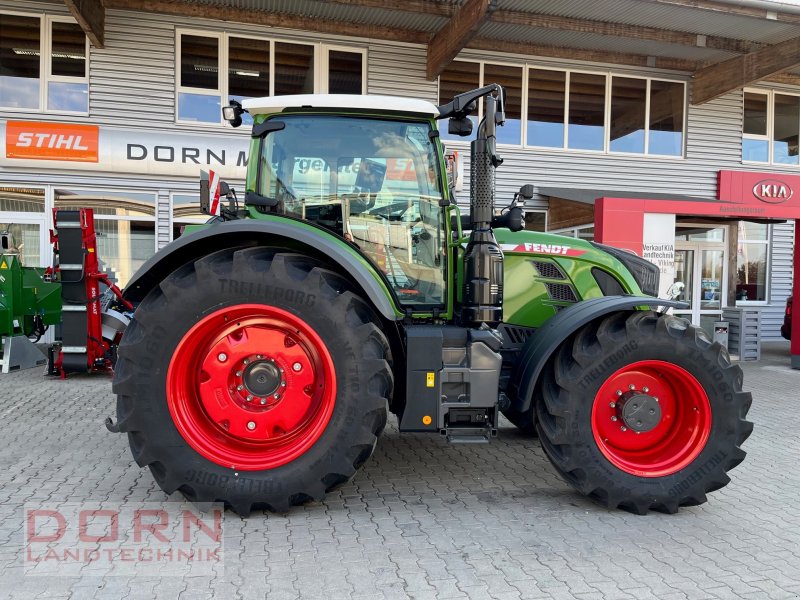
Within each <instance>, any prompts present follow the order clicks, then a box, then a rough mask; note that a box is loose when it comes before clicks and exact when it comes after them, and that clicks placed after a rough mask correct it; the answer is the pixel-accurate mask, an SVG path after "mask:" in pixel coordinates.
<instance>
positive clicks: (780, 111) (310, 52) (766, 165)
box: [0, 0, 800, 338]
mask: <svg viewBox="0 0 800 600" xmlns="http://www.w3.org/2000/svg"><path fill="white" fill-rule="evenodd" d="M0 26H1V29H0V30H1V31H2V34H1V35H0V38H2V44H1V45H0V51H2V53H3V54H2V59H3V60H2V62H3V69H2V70H0V137H2V139H3V140H4V143H3V145H2V150H1V151H0V152H2V154H0V230H1V229H5V228H10V229H11V230H12V231H13V232H14V233H15V237H17V238H18V239H19V240H22V246H23V248H22V249H23V253H24V257H25V261H26V262H27V263H29V264H42V265H45V264H48V263H49V261H50V256H49V236H48V230H49V228H50V227H51V222H50V219H51V209H52V208H53V207H72V206H91V207H93V208H94V209H95V216H96V219H97V221H96V222H97V230H98V235H99V238H100V246H99V252H100V256H101V257H102V258H103V259H104V260H105V262H106V263H107V265H108V266H109V267H110V268H112V269H113V270H114V273H115V275H116V277H117V279H118V280H119V282H120V284H122V285H123V286H124V284H125V283H126V282H127V280H128V279H130V277H131V276H132V274H133V273H134V272H135V270H136V269H137V268H138V266H140V265H141V264H142V263H143V262H144V261H145V260H146V259H147V258H148V257H149V256H151V255H152V254H153V253H154V252H155V251H156V250H157V249H158V248H159V247H161V246H163V245H165V244H167V243H169V242H170V241H171V240H172V239H174V238H175V237H176V236H178V235H180V228H181V226H182V225H183V224H186V223H192V222H198V221H201V220H202V215H201V214H200V213H199V209H198V179H199V173H200V170H201V169H204V168H205V169H207V168H211V169H214V170H215V171H218V172H220V173H221V174H222V176H223V178H225V179H226V180H228V181H229V183H230V184H231V185H232V186H233V187H235V188H238V189H239V190H243V188H244V181H243V178H244V170H245V166H246V160H247V157H246V149H247V144H248V141H249V135H248V131H247V129H248V128H247V127H246V126H245V127H242V128H240V129H237V130H234V129H231V128H230V127H229V126H228V125H227V124H226V123H224V122H223V121H222V120H221V116H220V107H221V105H223V104H225V103H227V99H228V98H244V97H252V96H262V95H277V94H293V93H327V92H330V93H356V94H357V93H368V94H386V95H395V96H407V97H415V98H423V99H426V100H430V101H433V102H446V101H448V100H449V99H451V98H452V96H453V95H454V94H455V93H458V92H461V91H465V90H467V89H471V88H473V87H477V86H479V85H483V84H485V83H491V82H497V83H500V84H501V85H503V86H505V88H506V90H507V93H508V95H507V101H506V117H507V122H506V125H505V127H504V128H503V129H502V130H501V134H500V138H499V139H498V147H499V150H500V152H501V154H502V156H503V157H504V158H505V163H504V164H503V166H502V167H501V168H500V169H499V170H498V173H497V183H498V194H497V202H498V205H499V206H501V205H504V204H505V203H508V202H510V201H511V198H512V196H513V193H514V192H515V191H517V190H518V189H519V187H520V186H521V185H524V184H527V183H531V184H534V185H535V186H536V188H535V189H536V191H537V195H536V196H535V198H534V199H533V200H532V201H530V202H529V206H528V215H527V217H526V221H527V226H528V227H529V228H531V229H538V230H548V231H557V232H560V233H563V234H565V235H571V236H578V237H583V238H588V239H593V238H594V237H595V231H594V227H595V221H594V215H595V211H596V208H597V207H596V205H595V202H594V201H595V200H596V199H597V198H601V197H616V198H620V197H621V198H626V197H630V198H632V199H633V198H636V199H642V198H649V199H659V198H660V199H667V198H674V199H679V200H680V199H682V200H685V201H692V200H695V201H697V200H706V201H709V202H713V201H716V200H718V199H720V198H721V196H720V189H719V187H720V177H721V175H720V173H721V172H732V173H757V174H760V175H758V176H757V182H756V183H758V182H764V185H774V186H777V187H775V188H774V189H773V188H769V189H768V190H767V192H769V193H775V194H778V195H780V194H781V193H784V194H789V195H794V194H797V199H800V185H798V186H797V189H796V190H795V189H794V188H793V187H792V186H793V185H795V183H794V181H795V180H794V179H793V178H792V177H793V176H800V154H798V138H799V137H800V86H791V85H785V84H777V83H771V84H756V85H754V86H753V87H748V88H745V89H744V90H738V91H734V92H730V93H727V94H725V95H723V96H721V97H719V98H717V99H714V100H711V101H709V102H706V103H704V104H702V105H699V106H694V105H692V104H691V102H690V100H691V94H692V85H691V81H690V75H689V74H688V73H685V72H681V71H675V70H665V69H661V68H654V67H646V66H626V65H619V64H613V65H612V64H608V63H602V62H589V61H586V60H582V61H578V60H574V59H570V60H567V59H558V58H544V57H537V56H534V55H529V54H515V53H510V52H494V51H493V52H488V51H478V50H470V49H467V50H462V51H461V52H460V53H459V54H458V56H457V57H456V60H454V61H453V62H451V63H449V65H448V66H447V67H446V68H445V69H444V71H443V72H442V74H441V75H440V76H439V77H438V79H435V80H429V79H428V78H427V77H426V47H425V45H423V44H414V43H407V42H393V41H391V40H386V39H381V40H378V39H374V38H366V37H356V36H353V35H347V36H345V35H335V34H330V33H325V34H321V33H313V32H308V31H303V30H298V29H281V28H274V27H264V26H263V25H254V24H246V23H233V22H227V21H219V20H209V19H202V18H195V17H190V16H182V17H179V18H178V17H175V16H166V15H159V14H155V13H142V12H136V11H131V10H116V9H109V10H107V11H106V14H105V47H104V48H103V49H97V48H95V47H94V46H92V45H91V44H89V42H88V41H87V39H86V36H85V35H84V33H83V31H82V30H81V28H80V27H79V26H78V25H77V23H76V22H75V21H74V20H73V18H72V17H71V16H70V13H69V11H68V10H67V8H65V6H64V5H62V4H58V3H44V2H42V3H39V2H36V3H28V4H25V5H24V8H23V5H21V3H19V2H9V1H8V0H0ZM442 136H443V138H445V139H446V140H447V145H448V147H450V148H453V149H455V150H458V151H459V152H460V153H462V154H468V151H469V145H468V140H464V139H450V138H449V136H447V134H445V133H443V134H442ZM466 162H467V161H465V165H464V167H465V173H464V174H463V175H464V181H466V182H468V181H469V177H468V175H469V173H468V168H469V166H468V164H466ZM770 182H771V183H770ZM784 184H785V185H786V186H788V187H787V188H786V190H785V191H784V192H781V189H780V187H779V186H781V185H784ZM467 195H468V189H467V186H465V187H464V189H463V191H462V192H460V200H461V201H463V202H464V204H466V202H467ZM779 221H780V220H775V219H773V220H771V221H767V220H765V219H759V218H758V214H757V213H756V214H754V217H753V219H750V220H741V219H739V218H720V217H709V216H707V215H706V216H699V215H696V214H695V215H694V216H691V215H686V214H681V213H680V212H676V213H675V214H672V216H671V218H666V219H661V220H659V219H649V220H648V222H646V223H645V224H644V225H643V228H642V235H640V236H639V237H640V239H641V240H642V245H640V246H639V247H638V248H633V249H634V250H637V251H640V252H642V253H644V254H645V255H646V256H647V257H648V258H650V259H651V260H653V261H654V262H656V263H657V264H659V265H660V266H661V267H662V272H663V273H665V274H667V276H666V278H665V281H666V285H665V289H664V293H665V294H667V293H669V294H670V295H672V296H673V297H678V298H680V299H687V300H691V301H692V309H691V311H688V312H687V313H686V314H687V316H689V317H691V318H692V319H693V320H694V321H695V322H697V323H700V324H703V325H707V324H708V323H709V322H712V321H713V320H714V319H716V318H718V316H719V314H720V313H721V310H722V308H723V307H724V306H728V305H734V304H736V305H753V306H759V307H761V308H762V323H763V332H764V337H765V338H777V337H779V328H780V323H781V322H782V319H783V307H784V303H785V299H786V298H787V296H789V294H790V293H791V289H792V251H793V241H794V239H795V234H794V222H793V221H792V220H787V221H785V222H779ZM674 283H681V284H682V288H680V289H678V288H675V287H674V286H673V284H674Z"/></svg>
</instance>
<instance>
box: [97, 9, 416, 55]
mask: <svg viewBox="0 0 800 600" xmlns="http://www.w3.org/2000/svg"><path fill="white" fill-rule="evenodd" d="M105 4H106V8H107V9H118V10H132V11H139V12H155V13H160V14H164V15H172V16H178V17H197V18H202V19H213V20H217V21H232V22H235V23H252V24H255V25H264V26H267V27H276V28H284V29H304V30H305V31H315V32H319V33H330V34H338V35H351V36H357V37H365V38H372V39H379V40H392V41H396V42H408V43H412V44H426V43H427V42H428V40H429V39H430V34H429V33H427V32H424V31H414V30H411V29H398V28H395V27H384V26H382V25H371V24H369V23H349V22H345V21H334V20H333V19H319V18H317V17H306V16H302V15H292V14H287V13H276V12H267V11H260V10H245V9H241V8H234V7H230V6H218V5H210V4H194V3H191V4H189V3H187V2H182V1H180V0H106V2H105Z"/></svg>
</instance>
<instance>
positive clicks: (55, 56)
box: [0, 13, 89, 113]
mask: <svg viewBox="0 0 800 600" xmlns="http://www.w3.org/2000/svg"><path fill="white" fill-rule="evenodd" d="M0 40H3V43H2V44H0V67H1V68H0V106H2V107H4V108H10V109H27V110H38V111H42V110H46V111H52V112H69V113H87V112H88V111H89V81H88V42H87V40H86V36H85V34H84V33H83V30H82V29H81V28H80V26H79V25H78V24H77V23H75V21H73V20H71V19H68V18H63V17H51V16H44V17H40V16H28V15H19V14H8V13H0Z"/></svg>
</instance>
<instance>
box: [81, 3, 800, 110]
mask: <svg viewBox="0 0 800 600" xmlns="http://www.w3.org/2000/svg"><path fill="white" fill-rule="evenodd" d="M65 2H66V3H67V5H68V6H69V7H70V9H71V11H72V12H73V14H74V15H75V16H76V18H77V20H78V22H79V23H81V25H82V26H83V27H84V30H85V31H86V32H87V35H88V36H89V38H90V39H91V40H92V43H94V44H95V45H100V44H102V42H103V23H104V16H105V15H104V12H105V11H108V10H131V11H137V12H155V13H161V14H168V15H173V16H178V17H180V16H186V17H193V18H206V19H212V20H214V21H229V22H241V23H250V24H255V25H259V26H262V27H265V28H269V30H273V31H278V32H280V33H283V32H286V31H290V30H295V29H299V30H305V31H312V32H320V33H325V34H328V35H336V36H351V37H358V38H361V39H375V40H381V41H388V42H404V43H412V44H420V45H424V46H426V49H427V63H426V65H425V71H426V75H427V77H428V78H429V79H435V78H436V76H437V75H438V74H439V73H440V72H441V71H442V70H443V69H445V68H446V67H447V65H448V64H449V62H450V61H451V60H453V58H454V57H456V56H458V55H459V54H460V53H462V52H463V51H464V50H467V51H468V50H471V49H473V50H476V51H478V52H479V53H480V55H482V56H485V54H486V53H491V52H498V53H499V52H502V53H507V54H514V55H519V56H522V57H542V58H552V59H565V60H579V61H590V62H593V63H605V64H617V65H629V66H640V67H642V66H643V67H648V68H651V69H667V70H672V71H676V72H680V73H681V74H683V75H693V76H694V77H695V78H696V81H697V86H698V90H699V92H698V93H697V94H695V95H694V96H693V98H692V102H693V103H695V104H699V103H703V102H706V101H708V100H710V99H713V98H715V97H717V96H720V95H722V94H724V93H726V92H729V91H731V90H734V89H737V88H740V87H742V86H745V85H750V84H752V83H755V82H758V81H763V80H767V81H779V82H782V83H790V84H795V85H800V71H798V69H800V4H797V3H789V2H779V1H772V0H593V1H592V2H564V1H563V0H406V1H404V2H395V1H394V0H325V1H323V0H298V1H296V2H289V3H287V2H285V0H213V1H212V0H103V1H102V2H101V0H65Z"/></svg>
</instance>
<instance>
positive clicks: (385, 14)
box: [178, 0, 800, 64]
mask: <svg viewBox="0 0 800 600" xmlns="http://www.w3.org/2000/svg"><path fill="white" fill-rule="evenodd" d="M178 2H180V0H178ZM496 2H497V11H504V10H506V11H517V12H523V13H531V14H541V15H550V16H555V17H569V18H574V19H582V20H589V21H599V22H604V23H619V24H622V25H633V26H636V25H639V26H646V27H655V28H661V29H665V30H668V31H679V32H686V33H692V34H698V35H710V36H720V37H727V38H733V39H739V40H747V41H753V42H760V43H766V44H774V43H778V42H781V41H784V40H786V39H790V38H794V37H800V25H793V24H787V23H783V22H778V21H774V20H768V19H762V18H757V17H748V16H741V15H736V14H730V13H727V14H726V13H725V12H721V11H709V10H703V9H698V8H694V7H691V6H679V5H674V4H672V5H671V4H662V3H656V2H648V1H646V0H591V1H589V0H496ZM185 3H186V4H194V5H209V6H225V7H232V8H238V9H242V10H250V11H259V12H273V13H280V14H287V15H296V16H300V17H307V18H310V19H325V20H332V21H340V22H347V23H357V24H364V25H376V26H382V27H386V28H390V29H405V30H411V31H418V32H424V33H428V34H433V33H435V32H437V31H439V30H440V29H441V28H442V27H443V26H444V25H445V24H446V23H447V22H448V18H447V17H444V16H440V15H436V14H429V13H421V12H413V11H407V10H405V11H404V10H403V6H404V4H403V2H401V1H400V2H397V3H395V5H394V6H393V7H392V8H372V7H366V6H358V5H353V4H350V3H348V2H345V1H343V0H342V1H337V2H327V1H324V0H185ZM429 3H430V4H431V5H436V4H439V5H442V4H444V5H449V6H457V5H459V4H460V3H461V0H430V2H429ZM387 6H391V5H389V4H388V3H387ZM732 8H733V5H732ZM777 8H779V7H778V6H776V9H777ZM480 36H481V37H484V38H488V39H490V40H491V39H496V40H501V41H506V42H509V41H510V42H519V43H529V44H536V45H551V46H555V47H559V48H576V49H579V50H596V51H602V52H616V53H624V54H637V55H644V56H654V57H658V58H675V59H684V60H689V61H697V62H702V63H706V64H709V63H714V62H718V61H722V60H725V59H727V58H730V57H732V56H736V55H735V54H732V53H730V52H726V51H722V50H716V49H712V48H705V47H700V46H695V45H681V44H675V43H668V42H660V41H650V40H644V39H640V38H636V37H622V36H610V35H602V34H600V33H592V32H576V31H568V30H564V29H557V28H546V27H529V26H525V25H515V24H505V23H499V22H496V21H491V20H490V21H489V22H488V23H486V24H485V25H484V26H483V27H482V28H481V30H480Z"/></svg>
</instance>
